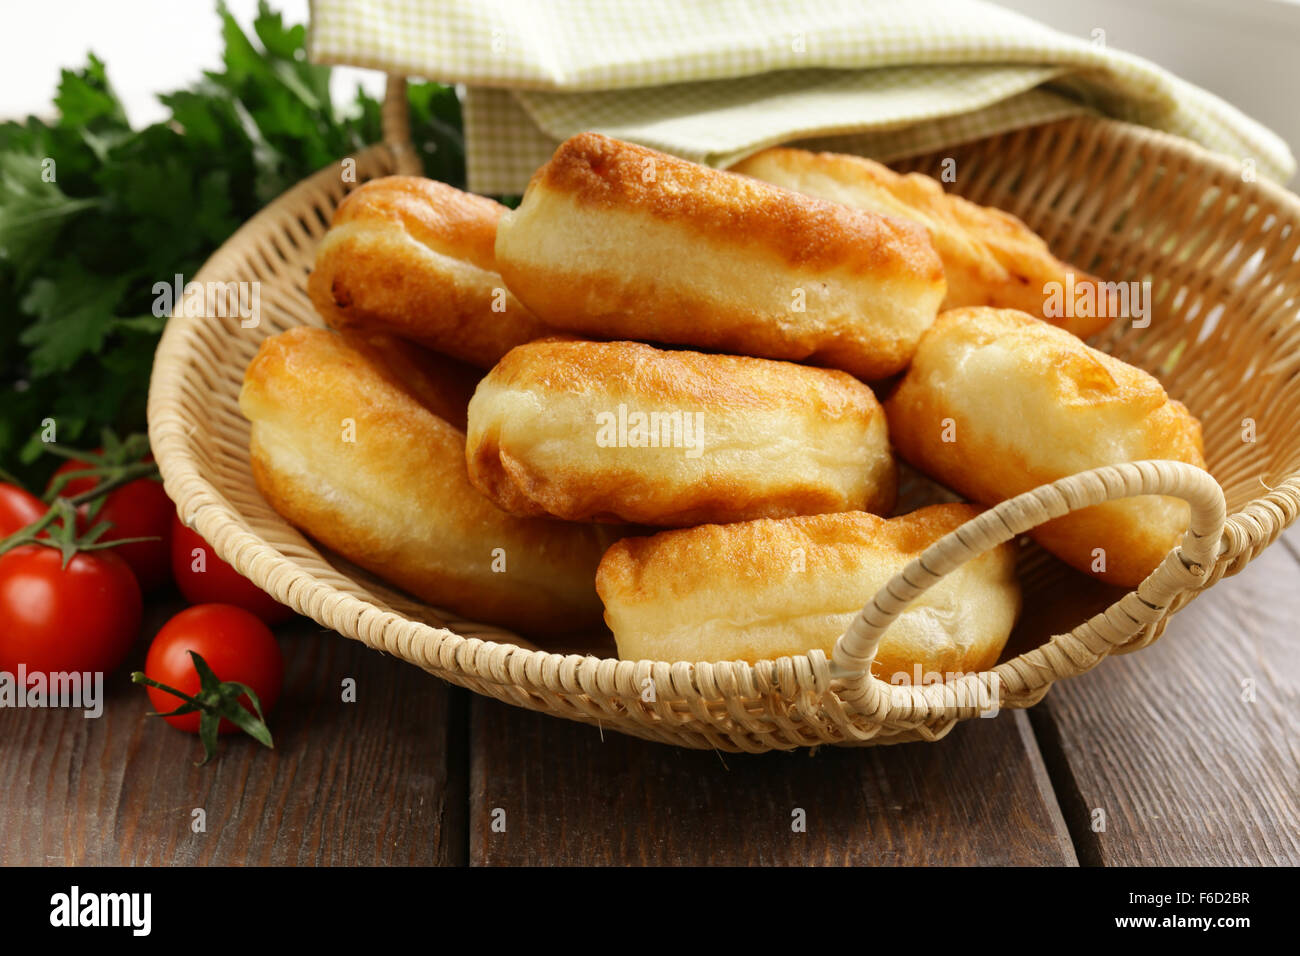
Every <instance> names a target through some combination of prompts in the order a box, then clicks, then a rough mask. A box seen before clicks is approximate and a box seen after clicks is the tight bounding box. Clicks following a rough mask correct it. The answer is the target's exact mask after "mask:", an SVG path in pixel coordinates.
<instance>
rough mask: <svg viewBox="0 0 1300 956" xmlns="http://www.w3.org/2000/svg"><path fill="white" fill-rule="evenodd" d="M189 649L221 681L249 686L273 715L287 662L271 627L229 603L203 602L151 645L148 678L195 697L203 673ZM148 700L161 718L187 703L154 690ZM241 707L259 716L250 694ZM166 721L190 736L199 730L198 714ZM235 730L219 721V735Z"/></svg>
mask: <svg viewBox="0 0 1300 956" xmlns="http://www.w3.org/2000/svg"><path fill="white" fill-rule="evenodd" d="M189 651H194V652H195V653H197V654H198V655H199V656H200V657H202V658H203V659H204V660H205V661H207V664H208V666H209V667H211V668H212V672H213V673H214V674H216V675H217V677H218V678H220V679H221V680H223V681H238V682H239V683H241V684H247V685H248V686H249V687H251V688H252V689H253V693H255V694H257V698H258V700H259V701H260V702H261V704H262V713H263V714H269V713H270V712H271V708H272V707H274V706H275V702H276V700H277V699H278V698H279V697H280V685H281V682H282V681H283V679H284V659H283V658H282V657H281V656H280V645H278V644H276V642H275V636H274V635H272V634H271V629H270V628H268V627H267V626H266V625H265V624H263V623H262V622H261V621H260V620H258V619H257V618H256V617H254V616H253V615H252V614H250V613H248V612H247V611H245V610H244V609H243V608H238V607H234V606H232V605H229V604H199V605H197V606H195V607H192V608H187V609H186V610H184V611H181V613H179V614H177V615H176V616H175V617H174V618H172V619H171V620H170V621H168V622H167V623H166V624H164V625H163V627H162V630H160V631H159V632H158V635H157V636H156V637H155V638H154V639H153V644H151V645H150V646H149V656H148V657H147V658H145V662H144V673H145V676H146V677H149V678H151V679H152V680H156V681H158V682H159V683H160V684H166V685H168V686H169V687H174V688H176V689H177V690H178V691H181V692H182V693H184V694H189V695H190V696H193V695H194V694H196V693H197V692H198V690H199V674H198V671H196V670H195V669H194V661H193V660H192V659H191V658H190V655H189ZM149 701H150V702H151V703H152V704H153V708H154V710H156V711H157V712H158V713H160V714H165V713H167V712H168V711H172V710H175V709H176V708H177V707H179V706H180V705H181V704H183V703H184V701H183V700H181V699H180V698H179V697H177V696H176V695H175V694H169V693H167V692H166V691H165V690H158V688H156V687H150V688H149ZM239 703H240V704H241V706H243V707H244V708H245V709H246V710H248V711H249V712H250V713H254V714H256V713H257V712H256V711H255V710H253V706H252V703H251V702H250V701H249V699H248V697H247V695H245V696H243V697H240V698H239ZM167 723H169V724H171V725H172V726H173V727H176V728H177V729H179V730H184V731H186V732H188V733H192V734H197V733H198V732H199V714H198V713H197V712H195V713H192V714H181V715H179V716H176V717H168V718H167ZM235 730H238V728H237V727H236V726H235V725H234V724H232V723H231V722H230V721H228V720H223V721H222V722H221V728H220V732H221V733H223V734H228V733H231V732H232V731H235Z"/></svg>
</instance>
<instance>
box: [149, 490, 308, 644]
mask: <svg viewBox="0 0 1300 956" xmlns="http://www.w3.org/2000/svg"><path fill="white" fill-rule="evenodd" d="M171 547H172V577H173V578H175V580H176V586H177V587H179V588H180V589H181V594H183V595H185V599H186V600H187V601H189V602H190V603H191V604H209V603H215V604H233V605H234V606H235V607H242V608H243V609H244V610H245V611H249V612H251V613H252V614H255V615H257V616H258V617H260V618H261V619H262V620H263V621H265V622H266V623H267V624H276V623H278V622H280V621H286V620H288V619H289V618H291V617H293V611H292V610H290V609H289V608H287V607H285V606H284V605H283V604H281V603H280V602H279V601H277V600H276V599H275V598H273V597H271V595H269V594H267V593H266V592H265V591H263V590H262V589H261V588H259V587H258V586H257V585H256V584H254V583H253V582H252V581H250V580H248V578H246V577H244V576H243V575H242V574H240V573H239V572H238V571H236V570H235V569H234V568H232V567H231V566H230V565H229V564H227V563H226V562H225V561H222V560H221V558H220V557H218V556H217V552H216V551H215V550H213V548H212V546H211V545H209V544H208V543H207V542H206V541H204V540H203V539H202V538H201V537H199V533H198V532H197V531H194V530H193V529H191V528H187V527H186V526H185V525H184V524H183V523H182V522H181V519H180V517H179V516H177V515H175V514H173V515H172V528H171ZM199 653H200V654H202V651H200V652H199Z"/></svg>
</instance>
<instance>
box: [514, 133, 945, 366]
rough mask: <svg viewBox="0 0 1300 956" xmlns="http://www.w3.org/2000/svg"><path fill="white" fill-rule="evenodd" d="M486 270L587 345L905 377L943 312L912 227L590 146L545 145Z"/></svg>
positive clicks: (622, 146)
mask: <svg viewBox="0 0 1300 956" xmlns="http://www.w3.org/2000/svg"><path fill="white" fill-rule="evenodd" d="M496 255H497V266H498V268H500V270H501V275H502V276H503V277H504V278H505V280H506V284H507V285H508V286H509V287H510V290H511V291H512V292H514V293H515V295H517V296H519V298H520V299H521V300H522V301H523V302H524V303H525V304H526V305H527V306H528V307H529V308H530V309H532V310H533V312H534V313H536V314H537V315H538V316H539V317H540V318H541V319H542V320H543V321H544V322H546V323H547V324H548V325H551V326H553V327H555V328H558V329H563V330H566V331H571V332H577V333H581V334H584V335H588V336H591V337H593V338H607V339H615V338H624V339H637V340H644V341H651V342H665V343H670V344H680V345H693V346H699V347H703V348H709V349H716V350H718V351H723V352H734V353H737V354H740V355H757V356H762V357H765V358H775V359H790V360H793V361H808V362H811V363H813V364H816V365H828V366H831V367H832V368H839V369H844V370H845V371H848V372H852V373H853V374H854V375H857V376H859V377H861V378H866V379H877V378H884V377H886V376H888V375H892V374H893V373H895V372H898V371H899V370H901V369H902V368H903V367H904V366H905V365H907V361H908V359H909V358H910V357H911V354H912V352H913V351H914V350H915V348H916V343H917V340H918V339H919V338H920V336H921V333H922V332H924V331H925V330H926V329H927V328H928V327H929V326H930V323H931V322H933V321H934V317H935V314H936V311H937V310H938V307H939V303H940V302H941V301H942V300H943V295H944V281H943V265H942V263H941V262H940V261H939V257H938V254H937V253H936V252H935V251H934V247H933V245H932V244H931V242H930V239H929V237H928V236H927V235H926V233H925V230H924V229H922V228H921V227H919V226H917V225H916V224H914V223H908V222H903V221H899V220H893V219H886V218H884V217H882V216H877V215H875V214H873V213H868V212H863V211H861V210H855V209H848V208H846V207H844V206H839V205H836V204H834V203H827V202H822V201H821V200H818V199H812V198H810V197H807V196H802V195H799V194H798V193H794V192H789V191H787V190H784V189H777V188H776V187H774V186H769V185H767V184H765V183H760V182H758V181H756V180H754V179H750V178H748V177H744V176H737V175H735V174H732V173H726V172H721V171H719V170H716V169H710V168H709V167H707V166H700V165H698V164H696V163H691V162H687V161H685V160H682V159H678V158H676V157H673V156H668V155H666V154H664V153H658V152H655V151H654V150H651V149H645V148H644V147H641V146H635V145H633V144H631V143H624V142H620V141H619V140H615V139H610V138H608V137H606V136H600V135H597V134H595V133H583V134H581V135H579V136H574V137H573V138H571V139H569V140H566V141H565V142H564V143H561V144H560V147H559V149H557V150H556V152H555V156H554V157H553V158H552V159H551V161H550V162H549V163H547V164H546V165H545V166H543V167H542V168H541V169H540V170H538V172H537V173H536V175H534V176H533V179H532V182H530V183H529V185H528V190H527V192H525V193H524V198H523V202H522V203H521V204H520V206H519V208H518V209H516V210H514V211H513V212H509V213H506V214H505V215H504V216H503V217H502V219H501V222H500V225H499V227H498V229H497V244H496Z"/></svg>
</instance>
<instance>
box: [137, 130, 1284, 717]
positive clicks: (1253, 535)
mask: <svg viewBox="0 0 1300 956" xmlns="http://www.w3.org/2000/svg"><path fill="white" fill-rule="evenodd" d="M1081 123H1082V124H1096V129H1097V130H1099V131H1101V132H1103V133H1113V134H1115V135H1118V136H1121V137H1122V138H1126V139H1129V140H1130V141H1136V142H1139V143H1141V142H1148V143H1152V144H1156V145H1158V146H1159V147H1160V148H1161V149H1163V150H1165V151H1167V152H1169V153H1172V154H1174V155H1177V156H1179V157H1180V158H1181V159H1182V160H1184V161H1186V162H1188V163H1195V164H1200V165H1205V166H1209V167H1211V168H1213V169H1214V170H1215V171H1216V172H1217V174H1218V175H1220V176H1224V177H1239V176H1240V169H1239V168H1237V167H1236V166H1234V164H1233V163H1232V162H1231V161H1230V160H1229V159H1227V158H1226V157H1221V156H1217V155H1215V154H1213V153H1210V152H1209V151H1208V150H1205V149H1204V148H1202V147H1200V146H1198V145H1197V144H1195V143H1191V142H1188V141H1186V140H1182V139H1180V138H1178V137H1175V136H1172V135H1170V134H1167V133H1163V132H1160V131H1156V130H1150V129H1147V128H1144V127H1136V126H1133V125H1132V124H1127V123H1122V122H1120V121H1117V120H1111V119H1105V118H1095V117H1074V118H1069V119H1065V120H1056V121H1053V123H1048V124H1042V125H1043V126H1045V127H1049V126H1054V125H1065V124H1081ZM999 135H1006V134H999ZM982 138H983V137H981V139H982ZM972 142H974V140H973V141H972ZM400 148H401V147H400V144H398V146H397V147H395V146H394V144H389V143H380V144H376V145H373V146H370V147H367V148H366V149H363V150H360V151H358V152H357V153H355V154H353V157H354V158H356V159H357V160H358V162H360V161H361V160H362V159H364V158H366V157H375V156H379V155H385V154H386V155H388V156H390V157H391V156H393V155H394V154H396V153H398V151H399V149H400ZM931 152H932V151H931ZM408 161H409V157H408ZM336 175H337V173H336V172H335V171H334V169H333V165H331V166H327V167H325V168H324V169H322V170H320V171H318V172H317V173H315V174H313V175H312V176H310V177H308V178H307V179H304V180H303V181H301V182H299V183H298V184H296V185H295V186H293V187H291V188H290V189H289V190H287V191H286V192H285V193H284V194H282V195H281V196H280V197H278V198H277V199H276V200H274V201H273V202H272V203H271V204H269V205H268V206H267V207H266V208H264V209H262V210H261V211H259V212H258V213H257V214H256V215H255V216H253V217H252V218H251V219H250V220H249V221H248V222H246V223H245V224H244V225H242V226H241V227H240V228H239V229H238V230H237V231H236V232H235V233H234V234H233V235H232V236H231V237H229V238H228V239H227V240H226V242H225V243H223V245H222V246H221V247H220V248H219V249H218V250H217V251H216V252H215V253H213V255H212V256H211V257H210V258H209V259H208V261H207V262H205V263H204V265H203V267H202V268H201V269H200V270H199V272H198V273H196V275H195V276H194V281H204V280H205V278H207V277H209V276H211V277H214V278H215V277H218V276H220V274H221V270H222V269H223V268H226V267H227V264H226V260H227V258H228V257H229V256H231V255H233V253H232V251H231V250H232V248H233V247H236V246H238V245H239V244H240V243H241V242H242V241H243V240H245V239H247V238H248V237H249V236H252V235H256V234H258V233H260V231H261V230H262V229H263V227H264V226H265V225H266V224H267V223H268V222H269V220H270V219H271V218H272V217H274V216H275V215H276V213H277V211H279V210H281V209H284V208H287V207H290V206H292V205H293V203H294V202H295V200H296V199H297V198H299V197H300V196H302V195H305V194H306V193H307V192H309V191H311V190H312V189H313V188H314V186H315V184H317V183H319V182H323V181H325V179H326V178H329V177H334V176H336ZM1216 184H1220V183H1219V182H1218V181H1217V180H1216ZM1241 185H1242V186H1244V187H1246V188H1247V192H1249V191H1250V190H1255V191H1258V193H1259V194H1260V195H1259V198H1260V199H1264V200H1267V201H1270V202H1272V203H1274V204H1276V205H1277V206H1278V207H1279V208H1280V210H1281V211H1283V212H1285V213H1286V214H1288V215H1289V216H1291V217H1292V218H1293V220H1294V222H1295V226H1296V228H1297V229H1300V197H1296V196H1295V195H1293V194H1292V193H1290V192H1289V191H1287V190H1285V189H1284V188H1282V187H1281V186H1278V185H1276V184H1274V183H1271V182H1268V181H1266V180H1258V181H1254V182H1244V181H1243V182H1242V183H1241ZM198 321H199V320H196V319H193V318H187V317H185V316H184V315H183V314H180V315H176V316H174V317H173V318H172V319H171V320H170V321H169V322H168V323H167V326H166V328H165V330H164V333H163V335H162V338H161V341H160V343H159V346H158V350H157V353H156V356H155V364H154V369H153V373H152V375H151V380H150V388H149V399H148V412H149V435H150V440H151V443H152V446H153V451H154V455H155V458H156V460H157V462H158V465H159V469H160V471H161V473H162V477H163V481H164V486H165V488H166V491H167V493H168V495H169V496H171V498H172V499H173V501H174V502H175V503H176V505H177V510H178V513H179V515H180V518H181V520H182V521H184V522H185V523H186V524H187V525H189V526H190V527H192V528H194V529H195V530H197V531H198V533H199V534H200V535H201V536H202V537H203V538H204V539H205V540H206V541H208V542H209V543H210V544H211V545H212V546H213V548H214V549H215V550H216V552H217V553H218V554H219V555H220V556H221V557H222V558H223V559H224V560H226V561H227V562H229V563H231V564H232V565H233V566H234V567H235V568H236V570H238V571H239V572H240V573H241V574H243V575H245V576H246V577H248V578H250V579H251V580H252V581H253V582H254V583H255V584H256V585H257V586H258V587H259V588H261V589H263V590H265V591H267V592H268V593H269V594H271V595H272V596H273V597H275V598H276V599H277V600H279V601H281V602H283V603H285V604H287V605H289V606H290V607H292V608H293V609H294V610H295V611H297V612H298V613H301V614H304V615H306V616H308V617H312V618H313V619H315V620H317V621H318V622H319V623H321V624H322V625H323V626H326V627H329V628H331V629H332V630H339V627H338V625H337V623H336V622H337V621H338V620H339V619H340V618H343V617H346V618H349V619H350V620H351V621H352V623H353V627H352V628H351V630H352V633H351V634H348V635H347V636H353V637H356V638H357V639H360V640H362V641H363V642H365V643H367V644H370V645H371V646H375V647H380V646H382V640H381V635H383V634H384V633H385V631H387V630H388V629H389V628H392V627H397V628H399V629H408V631H407V632H406V633H404V634H403V638H404V640H405V644H404V650H405V651H406V653H403V654H402V656H403V657H404V658H405V659H407V660H411V661H413V662H417V663H420V666H423V667H425V669H426V670H430V671H432V672H434V673H444V674H445V673H456V672H459V673H462V674H472V676H473V678H474V679H475V680H476V681H483V682H488V683H493V684H497V685H508V686H512V687H515V688H520V687H525V688H526V687H528V686H529V685H530V684H534V683H535V682H536V681H537V680H539V679H545V680H547V681H558V682H559V684H560V685H562V686H563V687H564V688H565V690H566V691H569V692H572V693H574V694H582V693H586V694H608V693H609V688H611V687H614V686H615V685H617V687H618V688H619V689H620V691H623V690H626V691H627V692H628V693H634V692H635V691H634V688H636V687H637V686H638V685H639V684H640V682H641V681H642V680H643V679H644V678H645V677H647V676H650V677H652V678H653V679H654V680H655V682H656V686H657V687H658V688H660V690H659V691H658V693H659V694H660V696H663V697H665V698H666V699H669V700H675V699H684V698H686V697H688V696H690V695H691V694H696V695H704V696H709V697H711V698H715V699H716V698H723V699H726V698H728V697H730V696H732V695H734V694H743V695H748V696H751V697H752V696H755V695H762V694H765V693H784V694H796V693H802V692H811V693H812V694H814V695H815V696H818V697H821V696H823V695H826V694H827V693H828V692H831V683H832V670H831V666H830V662H829V660H828V658H827V656H826V655H825V654H824V653H823V652H822V651H820V650H813V651H810V652H809V653H807V654H804V655H798V656H789V657H781V658H774V659H769V660H763V661H759V662H755V663H750V662H747V661H653V660H635V661H633V660H621V659H617V658H609V657H597V656H595V655H593V654H576V653H570V654H562V653H559V652H554V651H547V650H533V649H530V648H527V647H522V646H520V645H518V644H514V643H509V642H506V641H499V640H485V639H484V638H481V637H473V636H467V635H464V634H460V633H457V632H456V631H454V630H452V629H451V628H450V627H447V626H441V627H440V626H437V625H433V624H429V623H425V622H422V621H418V620H414V619H412V618H409V617H407V616H405V615H403V614H400V613H398V612H395V611H392V610H386V609H383V608H380V607H378V606H376V605H375V604H373V603H370V602H369V601H365V600H363V599H361V598H359V597H357V596H354V595H352V594H348V593H346V592H343V591H341V590H339V589H338V588H336V587H335V586H334V585H332V584H330V583H329V582H327V581H324V580H321V579H319V578H317V577H316V576H315V575H313V574H312V573H311V572H310V571H309V570H307V569H305V568H303V567H302V566H300V565H298V564H296V562H295V561H294V559H292V558H291V557H288V556H286V555H284V554H282V553H281V552H280V551H279V550H278V549H277V548H276V547H275V546H274V545H272V544H270V543H268V542H267V541H265V540H263V539H262V538H261V537H259V536H258V535H256V534H254V533H253V532H251V531H248V530H245V528H244V527H243V526H241V520H242V519H241V517H240V516H239V515H238V512H237V510H236V509H235V508H233V507H232V506H231V505H230V504H229V503H228V502H226V500H225V499H224V498H223V496H222V494H221V492H220V491H219V490H218V489H217V488H216V486H215V485H214V484H213V483H212V481H210V480H209V479H208V478H206V477H204V474H203V470H202V467H201V464H202V463H201V462H200V460H199V458H198V456H197V454H196V451H195V447H194V445H193V444H192V443H191V442H190V434H189V431H188V429H187V428H186V427H185V424H184V423H183V422H182V421H180V420H179V418H178V416H176V415H175V414H174V413H172V412H170V411H169V408H170V407H171V406H172V405H173V404H174V403H175V402H176V401H177V400H178V394H179V388H180V378H181V374H180V373H181V370H182V369H183V368H184V365H185V361H186V355H187V350H186V346H187V345H188V344H189V343H190V341H191V340H192V339H193V337H194V336H195V335H196V334H197V331H196V323H197V322H198ZM1266 487H1267V486H1266ZM1298 508H1300V468H1297V469H1296V470H1294V471H1292V472H1291V473H1290V474H1288V475H1286V476H1285V477H1284V478H1283V479H1282V480H1281V481H1279V482H1278V483H1277V484H1276V486H1275V487H1273V488H1270V489H1268V490H1267V491H1266V493H1265V494H1263V495H1259V496H1256V497H1254V498H1252V499H1251V501H1249V502H1248V503H1247V504H1246V505H1245V506H1244V507H1243V508H1241V509H1240V510H1239V511H1238V512H1236V513H1235V514H1234V515H1231V516H1230V517H1229V519H1228V522H1227V526H1226V527H1225V529H1224V543H1223V548H1222V551H1221V556H1220V558H1219V561H1218V565H1222V564H1223V563H1224V562H1225V561H1226V560H1229V559H1232V558H1235V557H1237V556H1238V555H1241V554H1242V553H1243V552H1245V551H1246V550H1247V549H1252V550H1254V549H1256V548H1260V547H1261V546H1262V545H1266V544H1267V543H1269V542H1271V541H1272V540H1273V539H1274V538H1275V537H1276V535H1277V534H1278V533H1280V530H1281V528H1282V527H1285V526H1286V525H1287V524H1289V523H1290V522H1291V520H1293V518H1294V513H1295V512H1296V510H1297V509H1298ZM1279 515H1280V516H1281V517H1280V518H1279ZM1288 515H1289V516H1290V517H1288ZM1261 523H1270V524H1271V525H1273V527H1272V528H1271V529H1269V530H1266V529H1264V528H1262V527H1261ZM313 546H314V542H313ZM1251 556H1252V557H1253V555H1251ZM1216 566H1217V565H1216ZM1238 570H1239V568H1238ZM1234 573H1235V572H1234ZM1218 576H1222V573H1220V574H1219V575H1217V576H1214V575H1212V576H1211V577H1210V581H1209V582H1208V583H1213V581H1214V580H1217V577H1218ZM290 578H292V579H291V580H290ZM1130 593H1135V592H1130ZM312 606H316V607H318V608H328V609H329V615H330V617H331V618H333V621H332V622H329V621H324V620H321V617H323V616H325V615H324V614H323V613H322V614H321V615H320V616H317V615H316V614H314V613H312V611H311V610H310V608H311V607H312ZM1085 623H1086V622H1085ZM1080 626H1082V625H1080ZM417 645H419V646H417ZM1044 646H1046V645H1044ZM1026 653H1028V652H1026ZM1021 656H1022V657H1023V655H1021ZM417 658H418V660H417ZM1019 659H1020V658H1012V659H1010V660H1008V661H1005V662H1003V663H1002V664H999V665H997V666H996V667H995V668H993V669H992V671H989V672H985V674H989V673H992V674H998V673H1002V674H1005V675H1008V676H1009V675H1010V674H1011V673H1012V669H1013V668H1014V665H1015V664H1016V662H1017V661H1018V660H1019ZM485 665H486V666H485ZM1049 684H1050V682H1049ZM598 685H600V686H598ZM1043 690H1044V691H1045V690H1046V688H1043ZM832 696H833V692H832ZM1038 696H1041V693H1040V694H1039V695H1038ZM917 732H918V733H920V734H921V735H922V736H926V737H928V736H929V735H928V733H927V732H926V730H925V728H923V727H918V728H917ZM942 732H944V731H941V732H940V733H939V734H938V735H939V736H941V735H942Z"/></svg>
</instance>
